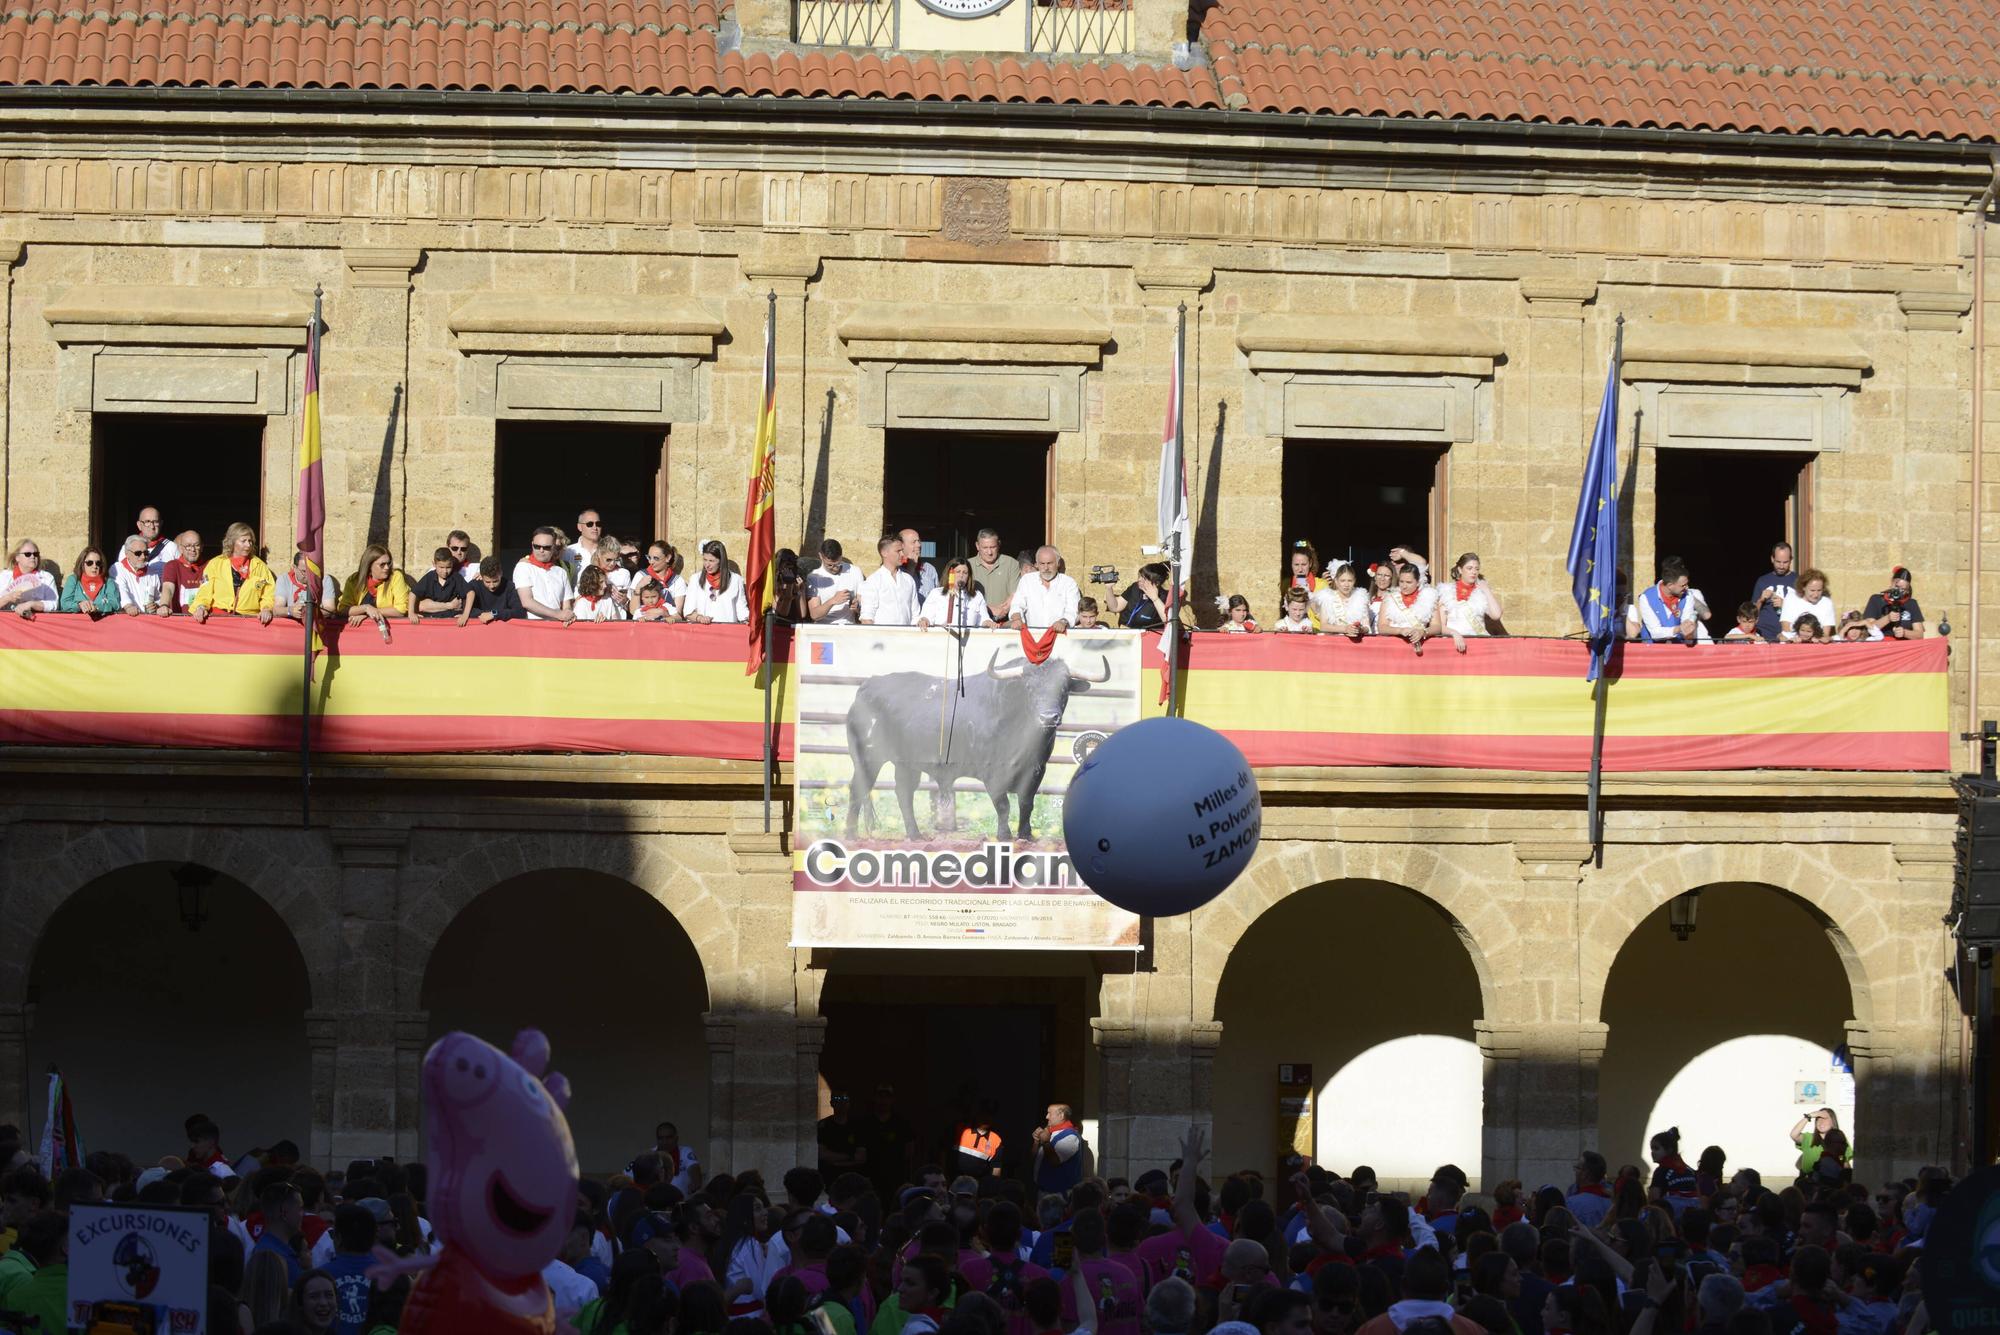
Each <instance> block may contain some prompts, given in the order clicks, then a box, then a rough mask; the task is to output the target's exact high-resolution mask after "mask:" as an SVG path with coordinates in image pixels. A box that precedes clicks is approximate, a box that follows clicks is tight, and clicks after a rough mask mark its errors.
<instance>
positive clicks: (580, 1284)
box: [542, 1257, 602, 1317]
mask: <svg viewBox="0 0 2000 1335" xmlns="http://www.w3.org/2000/svg"><path fill="white" fill-rule="evenodd" d="M542 1278H543V1279H544V1280H545V1281H547V1283H548V1286H549V1296H550V1297H551V1298H553V1299H555V1304H556V1315H557V1316H560V1317H572V1316H575V1315H576V1314H577V1313H578V1312H581V1311H582V1310H583V1305H584V1304H585V1303H591V1302H596V1301H597V1299H598V1298H599V1297H601V1296H602V1295H601V1294H599V1293H598V1291H597V1285H595V1284H593V1283H592V1282H591V1281H590V1280H588V1279H586V1278H584V1277H583V1276H582V1275H579V1274H577V1273H576V1271H575V1270H574V1269H573V1268H572V1267H571V1266H570V1265H569V1264H568V1263H567V1262H565V1261H564V1260H563V1259H562V1258H561V1257H557V1258H556V1259H554V1260H552V1261H550V1262H549V1263H548V1264H547V1265H545V1266H543V1267H542Z"/></svg>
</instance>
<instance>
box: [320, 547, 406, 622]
mask: <svg viewBox="0 0 2000 1335" xmlns="http://www.w3.org/2000/svg"><path fill="white" fill-rule="evenodd" d="M334 609H335V614H336V615H340V616H345V617H346V618H347V624H348V625H350V626H358V625H360V624H361V623H362V622H364V621H373V622H374V623H375V628H376V629H377V630H378V631H380V632H381V634H382V639H383V640H384V641H385V642H386V641H387V640H388V638H389V618H390V617H391V616H399V617H406V616H408V615H409V614H410V582H409V581H408V580H407V579H405V578H403V572H402V571H400V570H398V569H396V563H395V562H394V561H393V560H391V559H390V557H389V549H388V548H387V547H384V546H383V545H382V544H381V543H379V542H371V543H369V544H368V550H367V551H365V552H363V553H361V566H360V568H359V569H357V570H356V571H355V572H354V573H353V574H352V575H349V576H348V577H347V583H346V584H345V585H343V586H341V590H340V601H339V602H338V603H336V604H335V605H334Z"/></svg>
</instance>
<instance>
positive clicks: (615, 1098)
mask: <svg viewBox="0 0 2000 1335" xmlns="http://www.w3.org/2000/svg"><path fill="white" fill-rule="evenodd" d="M422 1004H423V1006H424V1008H425V1009H426V1010H427V1011H429V1013H430V1035H431V1037H432V1038H433V1039H435V1038H437V1037H438V1036H440V1035H442V1034H445V1033H449V1032H450V1031H452V1030H454V1029H462V1030H465V1031H466V1032H467V1033H472V1034H477V1035H478V1036H479V1037H481V1038H483V1039H485V1040H487V1041H488V1042H490V1043H494V1044H496V1045H498V1046H500V1047H502V1048H504V1047H506V1046H507V1045H508V1044H509V1043H510V1042H511V1041H512V1040H513V1037H514V1034H515V1033H516V1032H517V1031H518V1030H521V1029H525V1028H536V1029H540V1030H542V1031H543V1032H544V1033H546V1034H547V1035H548V1036H549V1046H550V1050H551V1052H552V1055H553V1064H554V1066H555V1069H557V1070H559V1071H561V1072H562V1073H563V1074H564V1075H566V1076H568V1077H569V1081H570V1086H571V1088H572V1089H573V1090H574V1095H573V1097H572V1099H571V1101H570V1106H569V1109H568V1117H569V1125H570V1133H571V1135H572V1136H573V1137H574V1138H575V1140H576V1155H577V1162H578V1164H579V1166H580V1167H581V1168H582V1169H583V1171H584V1172H586V1173H606V1172H613V1171H619V1170H622V1169H623V1168H624V1167H625V1165H626V1164H627V1163H628V1162H630V1160H631V1159H632V1157H633V1156H634V1155H636V1154H638V1153H640V1152H641V1151H643V1150H645V1149H648V1148H650V1147H651V1145H652V1143H653V1127H654V1124H655V1123H657V1122H660V1121H663V1120H664V1121H671V1122H673V1123H675V1124H676V1125H677V1126H678V1127H679V1129H680V1133H681V1143H683V1144H685V1145H687V1146H689V1147H690V1148H692V1149H693V1150H694V1151H695V1152H696V1154H697V1155H699V1156H700V1157H701V1158H702V1160H703V1162H704V1163H706V1162H707V1161H708V1158H709V1156H708V1153H707V1149H708V1145H707V1141H708V1046H707V1041H706V1039H705V1037H704V1034H703V1028H702V1014H703V1012H704V1011H706V1010H707V1009H708V981H707V977H706V975H705V973H704V972H703V969H702V963H701V958H700V956H698V955H697V954H696V953H695V948H694V943H693V942H692V941H690V940H689V939H688V934H687V932H686V931H685V930H683V928H682V927H681V925H680V923H679V922H678V921H677V920H676V919H675V918H674V916H673V914H671V913H669V912H668V911H667V910H666V908H665V907H663V906H662V905H661V904H660V903H659V902H658V901H657V900H655V899H654V898H653V897H652V896H650V895H648V894H647V893H646V892H645V891H643V890H641V889H639V888H638V887H637V886H635V885H633V884H631V883H630V882H629V881H625V880H622V879H620V878H618V877H616V876H608V875H605V874H604V873H602V872H594V871H569V870H562V871H540V872H529V873H528V874H526V875H523V876H517V877H514V878H513V879H511V880H507V881H502V882H501V883H500V884H498V885H496V886H494V887H493V888H492V889H490V890H487V891H486V892H485V893H483V894H481V895H480V896H479V897H478V898H476V899H474V900H473V901H472V903H471V904H469V905H468V906H466V908H465V909H464V911H462V912H461V913H460V914H459V915H458V916H457V917H456V918H454V919H452V922H451V925H450V926H449V927H447V928H446V929H445V930H444V933H443V935H442V936H440V937H439V938H438V942H437V945H436V947H435V948H434V949H433V950H432V951H431V956H430V960H429V963H428V964H427V965H426V967H425V969H424V983H423V991H422Z"/></svg>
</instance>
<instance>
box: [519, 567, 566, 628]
mask: <svg viewBox="0 0 2000 1335" xmlns="http://www.w3.org/2000/svg"><path fill="white" fill-rule="evenodd" d="M514 587H515V588H516V589H519V590H520V592H521V596H522V597H523V598H533V599H534V600H535V601H536V602H538V603H540V604H541V605H542V606H543V607H546V608H548V609H549V610H551V611H554V612H560V611H562V607H563V604H564V603H566V602H568V601H569V600H570V599H571V598H572V597H574V596H575V593H574V591H573V590H572V588H571V587H570V579H569V568H568V567H567V566H565V565H563V563H562V562H560V561H552V562H550V563H549V565H548V568H547V569H544V568H542V567H541V566H538V565H536V564H535V563H534V562H533V561H529V560H525V559H524V560H521V561H517V562H516V563H515V565H514ZM528 619H529V620H530V621H547V620H548V619H549V618H547V617H545V616H542V615H540V614H539V613H535V612H529V613H528Z"/></svg>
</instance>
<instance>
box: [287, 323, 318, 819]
mask: <svg viewBox="0 0 2000 1335" xmlns="http://www.w3.org/2000/svg"><path fill="white" fill-rule="evenodd" d="M323 294H324V289H323V288H321V287H320V286H319V285H318V284H314V285H313V313H312V327H311V328H310V329H308V330H306V365H307V366H308V367H309V368H310V369H311V370H312V372H313V375H314V377H315V383H314V385H313V389H314V391H315V392H317V390H318V388H319V386H318V383H317V376H318V372H319V312H320V299H321V297H322V295H323ZM318 410H319V405H318V404H317V403H315V404H313V405H312V411H313V412H315V413H317V412H318ZM299 430H300V431H301V432H303V431H305V430H307V427H306V425H305V424H304V423H303V422H302V423H300V426H299ZM305 503H306V501H305V497H304V496H303V495H302V496H300V498H299V504H300V506H301V507H302V508H303V507H304V505H305ZM303 518H304V516H303V514H302V515H301V519H302V520H303ZM306 565H307V566H308V567H309V569H308V571H307V576H308V578H310V579H311V581H312V587H311V588H309V589H308V590H307V591H306V614H305V616H304V617H302V618H300V626H301V627H302V628H303V630H304V632H305V634H304V648H305V665H304V671H303V675H302V677H301V678H300V688H299V828H301V829H307V830H309V829H311V828H312V688H313V640H314V638H315V634H314V632H315V631H317V630H318V628H319V595H320V589H321V588H322V587H323V585H324V582H325V579H326V575H325V573H324V571H323V570H322V569H321V568H320V567H319V565H318V564H317V563H315V562H313V561H310V560H308V561H307V562H306ZM293 596H295V597H296V596H297V590H294V591H293Z"/></svg>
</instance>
